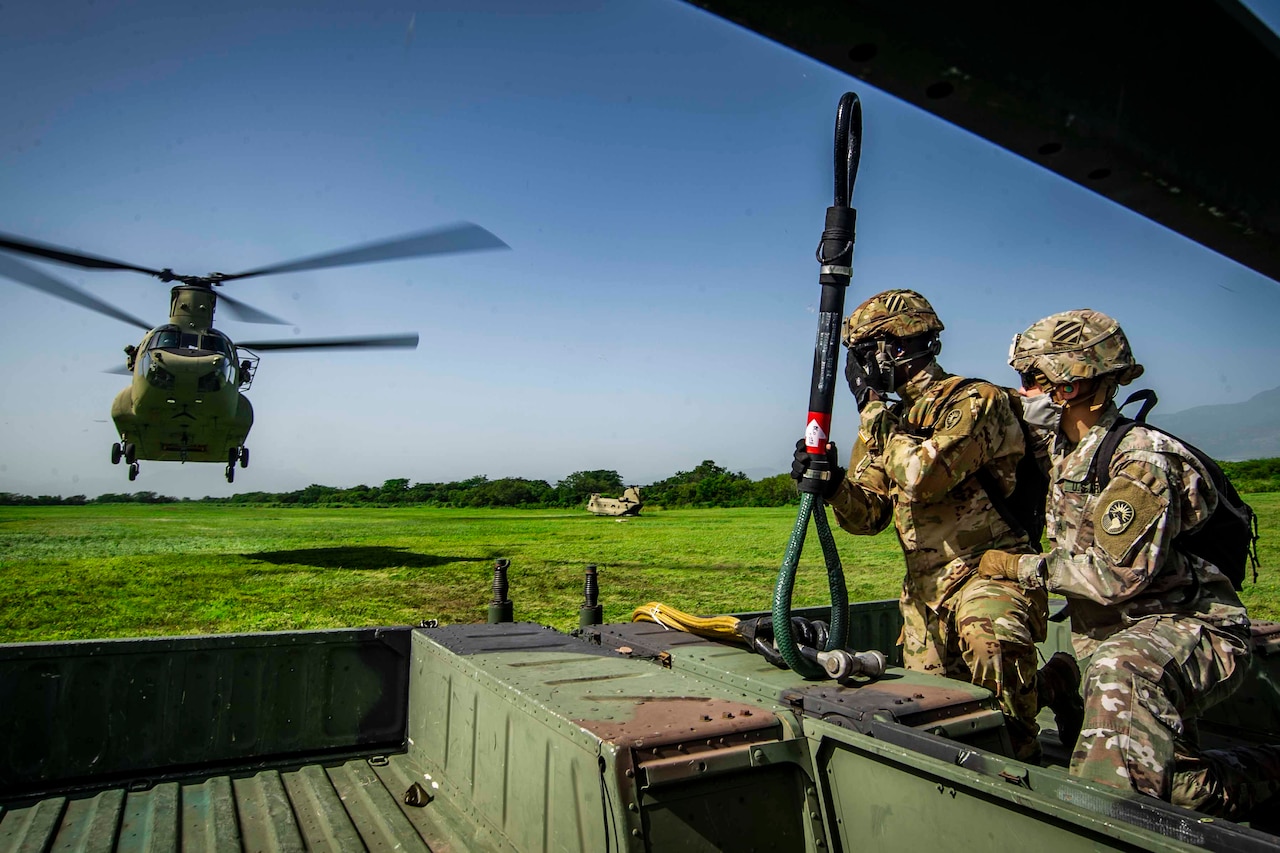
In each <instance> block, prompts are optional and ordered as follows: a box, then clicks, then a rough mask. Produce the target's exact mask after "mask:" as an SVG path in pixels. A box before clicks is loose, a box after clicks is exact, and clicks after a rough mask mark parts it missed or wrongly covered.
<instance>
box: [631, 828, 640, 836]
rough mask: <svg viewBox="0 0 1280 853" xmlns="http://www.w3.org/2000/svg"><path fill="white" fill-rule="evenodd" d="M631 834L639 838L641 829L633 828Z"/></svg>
mask: <svg viewBox="0 0 1280 853" xmlns="http://www.w3.org/2000/svg"><path fill="white" fill-rule="evenodd" d="M631 836H632V837H633V838H639V837H640V830H638V829H633V830H631Z"/></svg>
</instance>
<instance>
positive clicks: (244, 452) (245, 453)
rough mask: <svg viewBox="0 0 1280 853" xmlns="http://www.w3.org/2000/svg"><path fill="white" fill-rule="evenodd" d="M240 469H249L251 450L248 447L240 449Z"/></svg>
mask: <svg viewBox="0 0 1280 853" xmlns="http://www.w3.org/2000/svg"><path fill="white" fill-rule="evenodd" d="M240 467H241V468H248V467H249V448H247V447H242V448H240Z"/></svg>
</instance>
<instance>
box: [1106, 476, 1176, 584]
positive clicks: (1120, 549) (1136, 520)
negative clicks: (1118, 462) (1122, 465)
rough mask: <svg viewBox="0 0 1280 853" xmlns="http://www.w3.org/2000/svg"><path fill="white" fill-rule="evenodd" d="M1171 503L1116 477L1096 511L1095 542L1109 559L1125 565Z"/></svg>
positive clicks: (1137, 485) (1131, 482) (1124, 478)
mask: <svg viewBox="0 0 1280 853" xmlns="http://www.w3.org/2000/svg"><path fill="white" fill-rule="evenodd" d="M1167 506H1168V502H1167V501H1166V500H1164V499H1163V498H1161V497H1158V496H1157V495H1155V494H1152V493H1151V491H1150V490H1148V489H1146V488H1144V487H1143V486H1142V485H1141V484H1140V483H1137V482H1135V481H1133V480H1131V479H1129V478H1128V477H1117V478H1116V479H1114V480H1112V481H1111V483H1110V485H1108V486H1107V488H1106V489H1104V490H1103V492H1102V494H1101V495H1099V496H1098V500H1097V503H1096V504H1094V508H1093V529H1094V539H1095V541H1096V542H1097V543H1098V545H1099V547H1101V548H1102V549H1103V550H1104V551H1106V552H1107V554H1108V556H1110V557H1111V559H1112V560H1114V561H1115V562H1116V563H1118V564H1124V563H1125V562H1126V560H1127V559H1128V557H1129V551H1130V550H1131V549H1132V548H1133V546H1134V543H1136V542H1137V541H1138V540H1139V539H1141V538H1142V536H1143V535H1144V534H1145V533H1146V532H1147V531H1148V530H1150V529H1151V528H1152V527H1153V526H1154V525H1155V524H1156V522H1157V521H1158V520H1159V519H1160V517H1161V516H1162V515H1163V514H1164V511H1165V508H1166V507H1167Z"/></svg>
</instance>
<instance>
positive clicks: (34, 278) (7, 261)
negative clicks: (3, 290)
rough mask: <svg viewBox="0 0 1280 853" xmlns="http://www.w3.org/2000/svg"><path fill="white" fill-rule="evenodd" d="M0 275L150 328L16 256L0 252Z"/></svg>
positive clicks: (142, 327)
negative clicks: (28, 264)
mask: <svg viewBox="0 0 1280 853" xmlns="http://www.w3.org/2000/svg"><path fill="white" fill-rule="evenodd" d="M0 275H2V276H5V277H7V278H11V279H13V280H14V281H16V282H18V283H19V284H25V285H27V286H28V287H32V288H35V289H36V290H39V291H42V292H44V293H47V294H49V295H50V296H56V297H58V298H59V299H65V300H66V301H67V302H71V303H74V304H76V305H79V306H81V307H83V308H88V309H89V310H90V311H97V312H98V313H99V314H105V315H106V316H108V317H113V318H115V319H116V320H120V321H122V322H125V323H128V324H129V325H131V326H137V327H138V328H139V329H144V330H147V331H150V329H151V324H150V323H147V322H146V321H144V320H139V319H138V318H137V317H135V316H133V315H132V314H130V313H128V312H126V311H122V310H120V309H119V308H117V307H115V306H114V305H111V304H109V303H106V302H103V301H102V300H101V299H98V298H97V297H96V296H90V295H89V294H87V293H85V292H84V291H83V290H80V289H79V288H77V287H74V286H72V285H70V284H68V283H66V282H65V281H62V280H61V279H57V278H54V277H53V276H51V275H49V274H48V273H46V272H43V271H41V270H38V269H36V268H35V267H30V266H27V265H26V264H24V263H23V262H22V261H19V260H18V259H17V258H11V257H9V256H8V255H6V254H4V253H2V252H0Z"/></svg>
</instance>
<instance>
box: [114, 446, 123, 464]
mask: <svg viewBox="0 0 1280 853" xmlns="http://www.w3.org/2000/svg"><path fill="white" fill-rule="evenodd" d="M123 458H124V448H122V447H121V446H120V443H119V442H116V443H115V444H113V445H111V464H112V465H119V464H120V460H121V459H123Z"/></svg>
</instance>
